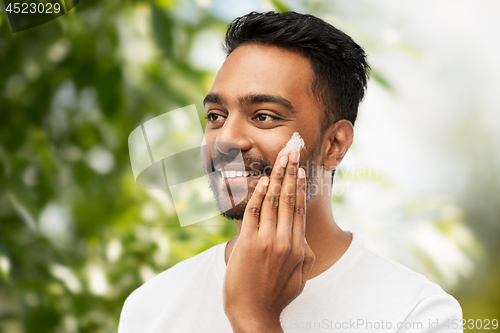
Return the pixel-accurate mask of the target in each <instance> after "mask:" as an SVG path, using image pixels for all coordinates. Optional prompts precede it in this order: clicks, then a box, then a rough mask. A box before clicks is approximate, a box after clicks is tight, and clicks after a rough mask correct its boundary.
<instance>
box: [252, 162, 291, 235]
mask: <svg viewBox="0 0 500 333" xmlns="http://www.w3.org/2000/svg"><path fill="white" fill-rule="evenodd" d="M287 163H288V155H282V156H279V157H278V158H276V161H275V162H274V166H273V170H272V172H271V178H270V180H269V187H268V190H267V193H266V197H265V198H264V202H263V203H262V213H261V219H260V226H259V233H263V234H269V235H275V234H276V221H277V219H278V206H279V200H280V192H281V184H282V180H283V174H284V170H285V168H286V165H287Z"/></svg>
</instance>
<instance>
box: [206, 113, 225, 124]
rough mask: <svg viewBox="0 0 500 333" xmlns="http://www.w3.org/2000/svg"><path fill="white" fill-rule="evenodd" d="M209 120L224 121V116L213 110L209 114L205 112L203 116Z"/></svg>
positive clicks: (212, 121)
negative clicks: (205, 114)
mask: <svg viewBox="0 0 500 333" xmlns="http://www.w3.org/2000/svg"><path fill="white" fill-rule="evenodd" d="M205 118H206V119H207V120H208V121H209V122H211V123H214V122H219V121H224V118H225V117H224V116H222V115H220V114H217V113H214V112H210V113H209V114H207V116H206V117H205Z"/></svg>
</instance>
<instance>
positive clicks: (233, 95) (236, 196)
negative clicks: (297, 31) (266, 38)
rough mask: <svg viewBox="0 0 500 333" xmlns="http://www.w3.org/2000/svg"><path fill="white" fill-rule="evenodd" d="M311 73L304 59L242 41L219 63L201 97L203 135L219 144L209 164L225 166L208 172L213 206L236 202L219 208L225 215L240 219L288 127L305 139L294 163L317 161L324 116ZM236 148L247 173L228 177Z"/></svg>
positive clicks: (287, 135)
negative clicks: (204, 112) (221, 170)
mask: <svg viewBox="0 0 500 333" xmlns="http://www.w3.org/2000/svg"><path fill="white" fill-rule="evenodd" d="M312 78H313V71H312V68H311V65H310V62H309V60H308V59H306V58H304V57H303V56H301V55H299V54H298V53H295V52H291V51H288V50H285V49H282V48H279V47H275V46H266V45H256V44H246V45H242V46H240V47H238V48H236V49H235V50H234V51H233V52H232V53H231V54H230V55H229V56H228V58H227V59H226V61H225V62H224V64H223V65H222V67H221V69H220V70H219V73H218V74H217V77H216V79H215V82H214V84H213V86H212V89H211V90H210V92H209V94H208V95H207V98H206V99H205V111H206V113H207V117H208V122H207V127H206V131H205V140H206V142H207V144H209V145H211V144H212V143H216V144H218V147H219V149H218V150H213V149H212V150H211V152H212V162H213V166H214V169H215V170H218V169H221V168H224V170H225V171H226V173H221V172H214V173H212V174H210V175H209V177H208V178H209V182H210V186H211V188H212V191H213V192H214V194H215V197H216V200H217V203H218V205H219V208H220V207H227V204H228V203H227V202H223V201H224V200H228V199H230V200H232V201H233V202H240V203H239V204H237V205H236V206H235V207H234V208H232V209H230V210H229V211H225V212H224V211H221V212H222V214H223V215H225V216H226V217H228V218H231V219H237V220H241V219H242V218H243V213H244V211H245V207H246V204H247V202H248V200H249V199H250V197H251V195H252V193H253V190H254V189H255V186H256V184H257V182H258V180H259V178H260V177H262V175H264V174H266V175H268V176H269V175H270V172H271V168H272V166H273V165H274V161H275V159H276V157H277V155H278V153H279V152H280V150H281V149H282V148H283V147H284V146H285V145H286V143H287V142H288V140H290V138H291V136H292V134H293V133H294V132H299V134H300V135H301V137H302V138H303V139H304V142H305V149H303V150H302V151H301V157H300V165H301V166H304V165H306V164H308V165H309V166H311V165H315V166H318V163H320V158H321V156H320V155H321V144H322V138H321V137H320V122H321V121H323V119H324V118H325V117H324V116H323V111H322V110H321V104H320V102H319V101H318V100H317V99H316V97H315V96H314V95H313V93H312V91H311V82H312ZM231 147H234V148H236V149H231ZM237 148H239V149H240V150H241V154H242V157H243V163H244V168H245V169H246V170H247V171H252V173H250V174H248V173H247V174H246V175H245V174H244V175H242V176H238V177H231V176H232V175H231V174H230V173H229V174H228V173H227V171H228V170H231V166H232V165H234V163H235V162H232V160H233V158H234V155H235V154H234V153H235V152H238V151H239V150H238V149H237ZM242 167H243V166H242V165H239V168H236V167H235V168H234V170H242ZM308 169H309V168H308ZM306 170H307V169H306ZM206 171H207V174H208V170H206ZM228 176H229V177H228ZM233 176H234V175H233ZM307 178H308V183H309V184H310V183H311V182H314V176H313V175H311V174H307ZM224 189H230V192H229V194H230V195H229V197H230V198H227V195H223V194H222V193H224V192H226V191H223V190H224ZM226 193H227V192H226ZM230 206H231V205H230Z"/></svg>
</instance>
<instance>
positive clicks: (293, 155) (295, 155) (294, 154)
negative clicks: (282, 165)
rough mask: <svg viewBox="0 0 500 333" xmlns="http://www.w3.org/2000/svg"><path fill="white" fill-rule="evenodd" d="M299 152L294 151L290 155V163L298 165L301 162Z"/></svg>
mask: <svg viewBox="0 0 500 333" xmlns="http://www.w3.org/2000/svg"><path fill="white" fill-rule="evenodd" d="M299 156H300V154H299V152H298V151H296V150H293V151H292V152H291V153H290V161H292V162H293V163H297V162H298V161H299Z"/></svg>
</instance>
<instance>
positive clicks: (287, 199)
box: [281, 192, 295, 206]
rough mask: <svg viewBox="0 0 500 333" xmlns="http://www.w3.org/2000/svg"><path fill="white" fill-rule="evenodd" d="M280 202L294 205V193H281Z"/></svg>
mask: <svg viewBox="0 0 500 333" xmlns="http://www.w3.org/2000/svg"><path fill="white" fill-rule="evenodd" d="M281 202H283V203H285V204H287V205H289V206H293V205H295V193H287V192H284V193H282V195H281Z"/></svg>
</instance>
